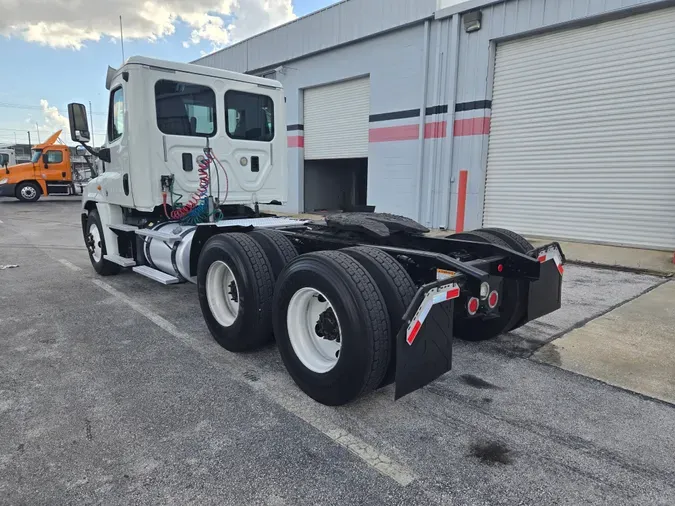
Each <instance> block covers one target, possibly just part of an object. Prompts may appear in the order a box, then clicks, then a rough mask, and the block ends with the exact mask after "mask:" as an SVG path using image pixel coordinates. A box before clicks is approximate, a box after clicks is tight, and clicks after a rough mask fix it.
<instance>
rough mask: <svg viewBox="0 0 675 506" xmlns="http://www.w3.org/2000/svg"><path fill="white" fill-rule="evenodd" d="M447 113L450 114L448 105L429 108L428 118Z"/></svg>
mask: <svg viewBox="0 0 675 506" xmlns="http://www.w3.org/2000/svg"><path fill="white" fill-rule="evenodd" d="M446 112H448V106H447V104H446V105H435V106H433V107H427V116H431V115H432V114H445V113H446Z"/></svg>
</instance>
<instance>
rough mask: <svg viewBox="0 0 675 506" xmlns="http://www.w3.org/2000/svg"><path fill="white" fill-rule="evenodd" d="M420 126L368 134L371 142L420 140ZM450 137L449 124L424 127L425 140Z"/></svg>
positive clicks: (372, 129) (395, 128)
mask: <svg viewBox="0 0 675 506" xmlns="http://www.w3.org/2000/svg"><path fill="white" fill-rule="evenodd" d="M419 131H420V129H419V125H403V126H395V127H382V128H371V129H370V131H369V132H368V140H369V141H370V142H392V141H412V140H416V139H419ZM446 135H448V122H447V121H436V122H434V123H427V124H426V125H424V138H425V139H438V138H440V137H445V136H446Z"/></svg>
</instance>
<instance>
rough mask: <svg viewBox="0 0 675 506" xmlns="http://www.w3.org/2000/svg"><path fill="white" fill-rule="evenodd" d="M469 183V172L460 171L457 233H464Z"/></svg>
mask: <svg viewBox="0 0 675 506" xmlns="http://www.w3.org/2000/svg"><path fill="white" fill-rule="evenodd" d="M468 181H469V171H468V170H460V171H459V187H458V188H457V222H456V223H455V233H456V234H459V233H460V232H464V211H465V210H466V187H467V183H468Z"/></svg>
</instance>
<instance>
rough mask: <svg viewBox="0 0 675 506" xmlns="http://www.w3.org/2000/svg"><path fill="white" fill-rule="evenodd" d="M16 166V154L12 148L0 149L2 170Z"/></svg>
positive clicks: (0, 167)
mask: <svg viewBox="0 0 675 506" xmlns="http://www.w3.org/2000/svg"><path fill="white" fill-rule="evenodd" d="M10 165H16V154H15V153H14V150H13V149H11V148H0V169H6V168H7V167H9V166H10Z"/></svg>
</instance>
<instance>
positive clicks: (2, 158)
mask: <svg viewBox="0 0 675 506" xmlns="http://www.w3.org/2000/svg"><path fill="white" fill-rule="evenodd" d="M4 165H9V155H8V154H7V153H0V166H4Z"/></svg>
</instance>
